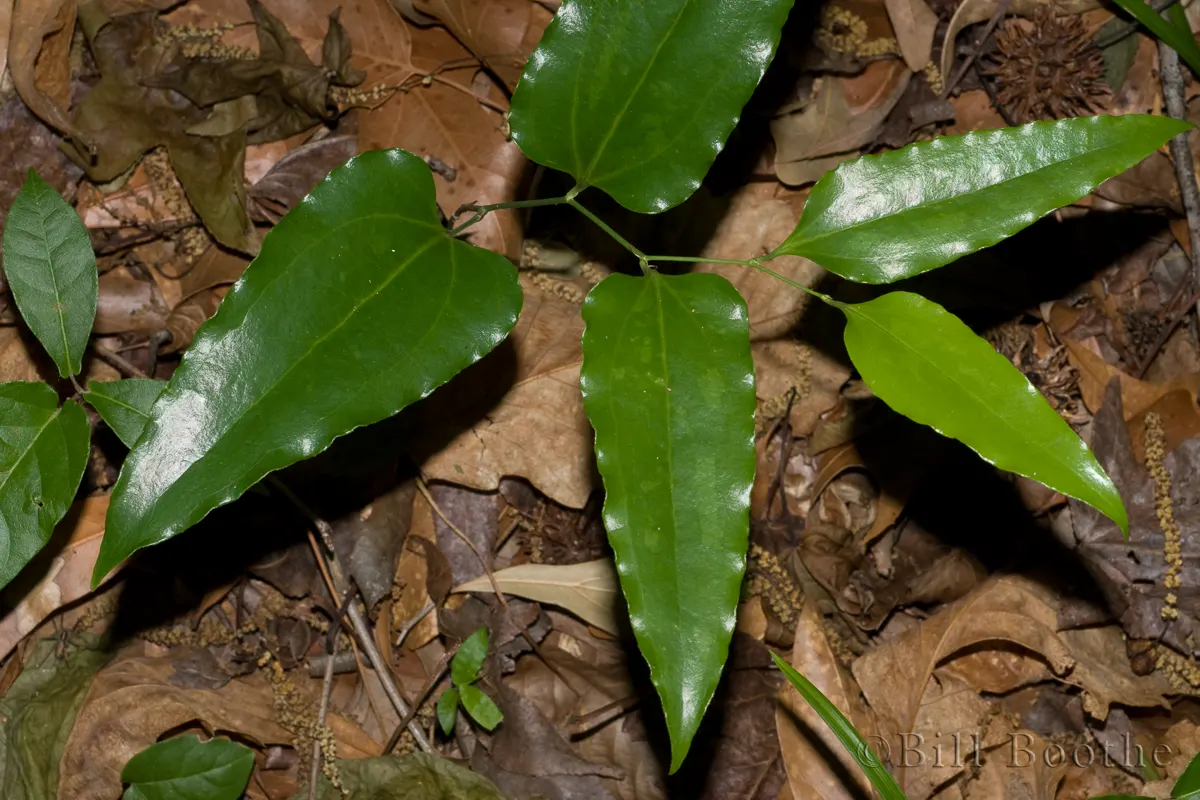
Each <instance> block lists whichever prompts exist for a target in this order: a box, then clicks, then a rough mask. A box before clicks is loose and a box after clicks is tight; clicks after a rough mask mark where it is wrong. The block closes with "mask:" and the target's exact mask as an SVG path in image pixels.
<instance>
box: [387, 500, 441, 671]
mask: <svg viewBox="0 0 1200 800" xmlns="http://www.w3.org/2000/svg"><path fill="white" fill-rule="evenodd" d="M417 539H421V540H424V541H425V542H428V543H429V546H431V547H436V546H437V545H436V542H437V534H436V533H435V532H434V527H433V508H432V507H430V505H429V501H428V500H426V499H425V495H423V494H420V493H418V494H417V495H416V497H414V498H413V513H412V522H411V523H409V528H408V537H407V539H406V541H405V546H404V549H402V550H401V551H400V560H399V561H398V562H397V563H396V585H397V586H398V587H400V596H399V597H398V598H397V599H396V601H395V605H394V606H393V607H392V619H393V620H395V624H397V625H404V624H407V623H408V621H409V620H412V619H414V618H415V617H416V616H417V614H419V613H421V611H422V610H423V609H424V608H425V607H426V605H428V604H429V602H430V597H429V590H428V588H427V587H428V577H429V571H430V570H429V563H428V561H427V560H426V557H425V550H424V548H422V547H418V546H415V544H416V540H417ZM437 618H438V611H437V609H436V608H435V609H433V610H432V611H430V612H428V613H427V614H426V615H425V617H424V618H423V619H422V620H421V621H420V622H418V623H417V626H416V627H415V628H413V629H412V630H411V631H409V633H408V636H407V638H405V640H404V641H403V642H402V644H403V646H404V647H406V648H408V649H410V650H417V649H419V648H421V647H423V646H425V645H426V644H428V643H429V642H430V641H432V640H433V639H435V638H437V635H438V624H437Z"/></svg>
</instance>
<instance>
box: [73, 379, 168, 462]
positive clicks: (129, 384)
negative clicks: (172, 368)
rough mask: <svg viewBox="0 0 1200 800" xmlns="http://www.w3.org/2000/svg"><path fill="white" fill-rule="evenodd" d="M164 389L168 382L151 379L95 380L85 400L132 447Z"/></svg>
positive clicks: (89, 387)
mask: <svg viewBox="0 0 1200 800" xmlns="http://www.w3.org/2000/svg"><path fill="white" fill-rule="evenodd" d="M165 388H167V382H166V381H158V380H152V379H150V378H126V379H125V380H121V381H93V382H92V383H90V384H89V385H88V390H87V391H86V392H84V393H83V399H84V400H86V401H88V403H90V404H91V406H92V408H94V409H96V412H97V413H98V414H99V415H100V417H101V418H102V419H103V420H104V421H105V422H106V423H108V427H110V428H112V430H113V433H115V434H116V435H117V438H118V439H120V440H121V441H122V442H123V443H124V444H125V446H126V447H133V445H134V444H135V443H136V442H137V440H138V437H140V436H141V435H142V431H143V430H145V428H146V423H147V422H149V421H150V408H151V407H152V406H153V405H154V401H155V400H157V399H158V396H159V395H160V394H162V393H163V389H165Z"/></svg>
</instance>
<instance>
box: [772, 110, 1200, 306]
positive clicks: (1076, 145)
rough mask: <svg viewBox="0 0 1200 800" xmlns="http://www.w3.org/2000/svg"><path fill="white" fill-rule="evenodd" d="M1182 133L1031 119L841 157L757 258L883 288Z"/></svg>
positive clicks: (1025, 220) (1156, 125)
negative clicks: (807, 265) (798, 263)
mask: <svg viewBox="0 0 1200 800" xmlns="http://www.w3.org/2000/svg"><path fill="white" fill-rule="evenodd" d="M1191 127H1192V126H1191V125H1190V124H1189V123H1186V122H1180V121H1179V120H1175V119H1171V118H1170V117H1151V116H1143V115H1129V116H1124V117H1081V118H1078V119H1064V120H1058V121H1056V122H1034V123H1031V124H1029V125H1022V126H1020V127H1018V128H1001V129H998V130H990V131H973V132H971V133H967V134H963V135H962V136H947V137H944V138H940V139H934V140H933V141H930V142H919V143H917V144H912V145H909V146H908V147H905V148H902V149H900V150H894V151H892V152H889V153H884V154H882V155H877V156H865V157H863V158H858V159H855V160H853V161H847V162H845V163H843V164H841V165H839V166H838V167H837V168H836V169H834V170H833V171H831V172H828V173H826V174H825V177H823V178H821V180H819V181H817V184H816V186H814V187H813V190H812V194H810V195H809V198H808V202H807V203H806V204H805V206H804V214H803V215H802V216H801V218H800V222H799V224H798V225H796V229H795V230H794V231H792V234H791V236H789V237H788V238H787V239H786V240H785V241H784V242H783V244H781V245H779V247H777V248H776V249H775V251H774V252H772V253H771V254H770V256H768V258H774V257H775V256H779V255H785V254H791V255H798V256H805V257H807V258H810V259H812V260H813V261H815V262H817V263H818V264H820V265H821V266H822V267H824V268H825V269H827V270H829V271H830V272H835V273H837V274H838V275H841V276H842V277H844V278H848V279H850V280H852V281H859V282H862V283H891V282H893V281H898V280H900V279H902V278H908V277H911V276H913V275H919V274H920V273H922V272H927V271H928V270H931V269H935V268H937V267H941V266H944V265H946V264H949V263H950V262H951V261H954V260H955V259H957V258H960V257H962V256H965V255H967V254H968V253H973V252H975V251H976V250H981V249H983V248H985V247H989V246H991V245H994V244H996V243H997V242H999V241H1001V240H1002V239H1005V238H1007V237H1009V236H1012V235H1013V234H1014V233H1016V232H1017V231H1019V230H1021V229H1022V228H1025V227H1027V226H1029V225H1030V224H1032V223H1033V222H1035V221H1037V220H1038V219H1040V218H1042V217H1044V216H1045V215H1047V214H1049V213H1050V212H1051V211H1053V210H1054V209H1056V208H1059V207H1060V206H1064V205H1067V204H1068V203H1072V202H1074V201H1076V200H1078V199H1079V198H1081V197H1083V196H1084V195H1086V194H1087V193H1088V192H1090V191H1091V190H1092V189H1094V188H1095V187H1096V186H1098V185H1099V184H1100V183H1102V182H1103V181H1105V180H1107V179H1108V178H1111V177H1112V176H1114V175H1117V174H1119V173H1121V172H1123V171H1124V170H1126V169H1128V168H1129V167H1132V166H1133V165H1134V164H1136V163H1138V162H1139V161H1141V160H1142V159H1143V158H1145V157H1146V156H1148V155H1150V154H1151V153H1153V152H1154V151H1155V150H1157V149H1158V148H1159V147H1160V146H1161V145H1162V144H1163V143H1164V142H1166V141H1167V140H1168V139H1170V138H1171V137H1172V136H1174V135H1175V134H1177V133H1180V132H1182V131H1185V130H1188V129H1189V128H1191Z"/></svg>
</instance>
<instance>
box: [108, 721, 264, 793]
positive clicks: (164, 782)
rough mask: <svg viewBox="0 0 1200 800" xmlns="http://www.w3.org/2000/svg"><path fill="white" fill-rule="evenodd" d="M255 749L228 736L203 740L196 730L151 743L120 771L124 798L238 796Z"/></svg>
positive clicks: (246, 778) (248, 776)
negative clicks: (123, 785) (127, 785)
mask: <svg viewBox="0 0 1200 800" xmlns="http://www.w3.org/2000/svg"><path fill="white" fill-rule="evenodd" d="M253 769H254V751H253V750H251V749H250V748H249V747H246V746H245V745H241V744H238V743H237V742H231V741H230V740H228V739H209V740H208V741H207V742H202V741H200V737H198V736H196V734H194V733H193V734H189V735H187V736H178V737H176V738H174V739H167V740H166V741H164V742H159V743H158V744H155V745H151V746H150V747H148V748H146V749H145V750H143V751H142V752H140V753H138V754H137V755H135V756H134V757H133V758H131V759H129V761H128V763H126V764H125V769H123V770H121V782H122V783H128V784H129V788H128V789H126V790H125V795H124V800H238V798H239V797H241V796H242V791H243V790H244V789H245V788H246V784H247V783H249V782H250V772H251V771H252V770H253Z"/></svg>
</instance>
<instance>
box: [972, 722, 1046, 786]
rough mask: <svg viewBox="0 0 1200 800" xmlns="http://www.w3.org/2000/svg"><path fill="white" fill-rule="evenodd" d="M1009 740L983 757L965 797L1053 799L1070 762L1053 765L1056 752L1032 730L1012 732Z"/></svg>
mask: <svg viewBox="0 0 1200 800" xmlns="http://www.w3.org/2000/svg"><path fill="white" fill-rule="evenodd" d="M1012 737H1013V739H1012V743H1011V744H1010V745H1009V746H1007V747H1003V748H998V749H996V750H993V751H992V752H990V753H988V755H987V756H985V757H984V758H985V760H984V762H983V768H982V769H980V770H979V772H978V774H977V775H975V776H974V777H973V778H972V779H971V780H970V782H969V783H967V785H966V791H967V796H968V797H970V798H971V800H1008V798H1014V797H1020V798H1022V800H1054V797H1055V795H1056V794H1057V793H1058V785H1059V784H1060V783H1061V782H1062V779H1063V777H1064V776H1065V775H1066V773H1067V765H1068V763H1069V761H1068V760H1067V758H1064V759H1063V760H1062V761H1058V762H1057V763H1055V761H1054V759H1055V758H1056V757H1057V754H1056V751H1054V750H1053V749H1051V746H1050V743H1049V742H1047V741H1046V740H1045V739H1043V738H1042V737H1041V736H1039V735H1038V734H1036V733H1034V732H1032V731H1023V730H1022V731H1014V732H1013V733H1012ZM1025 751H1027V752H1025ZM1047 754H1048V755H1049V757H1050V763H1049V764H1048V763H1047V758H1046V755H1047ZM1021 767H1024V768H1023V769H1022V768H1021Z"/></svg>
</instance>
